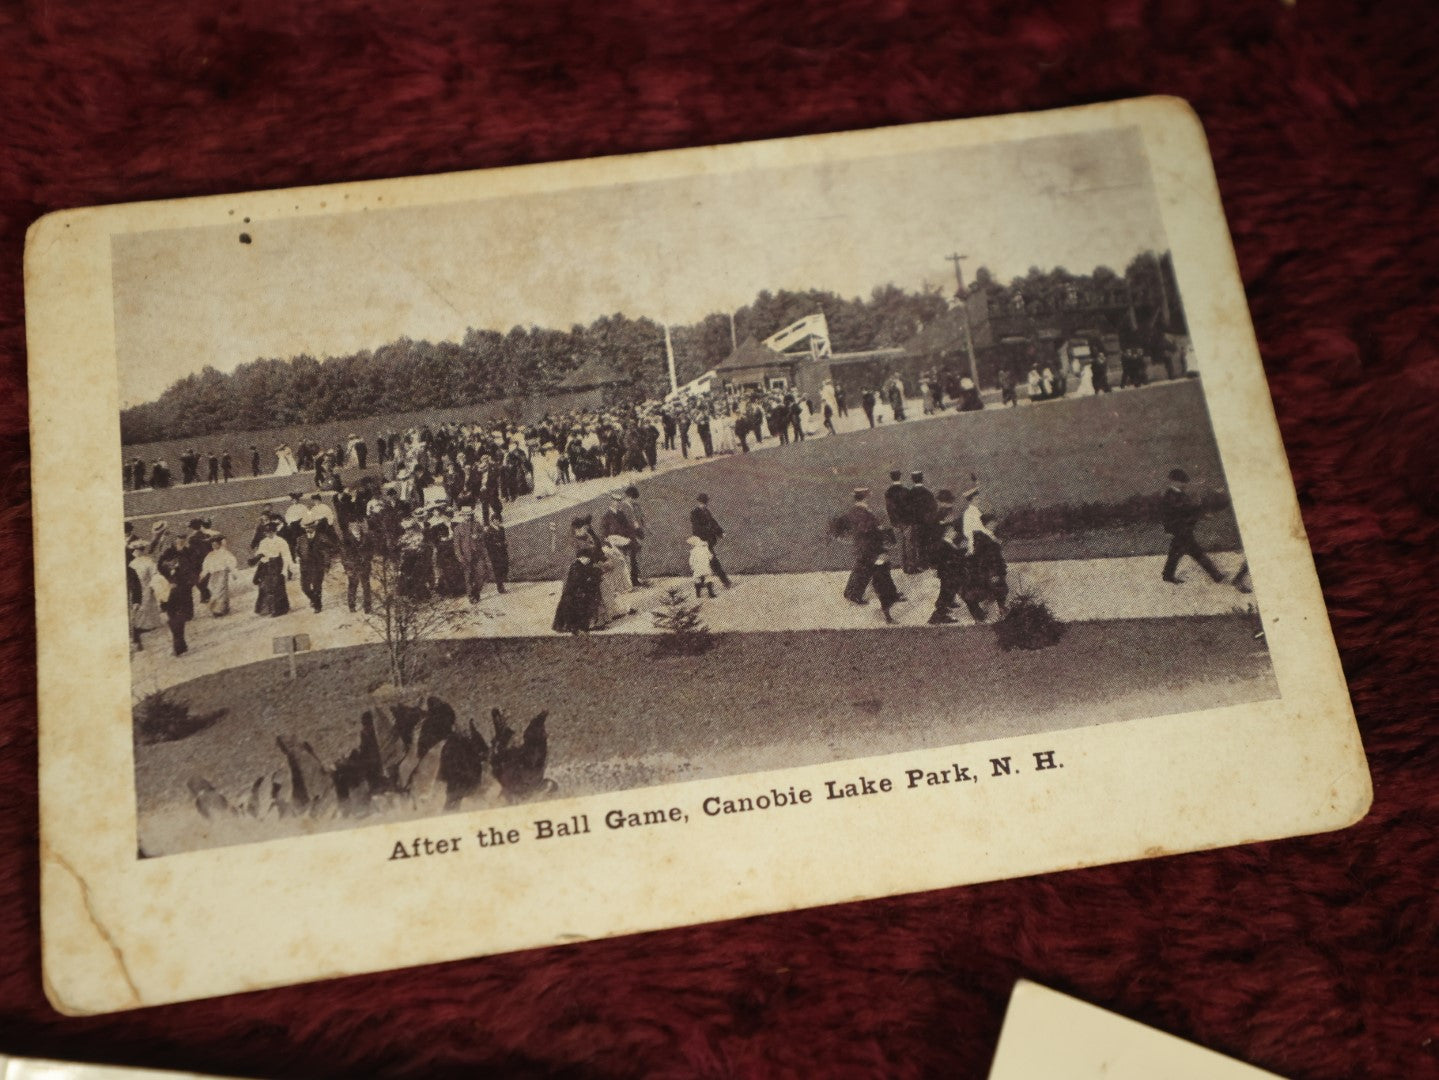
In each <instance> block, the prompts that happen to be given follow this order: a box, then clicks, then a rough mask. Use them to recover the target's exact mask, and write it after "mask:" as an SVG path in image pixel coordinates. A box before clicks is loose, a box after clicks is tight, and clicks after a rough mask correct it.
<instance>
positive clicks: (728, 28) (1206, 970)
mask: <svg viewBox="0 0 1439 1080" xmlns="http://www.w3.org/2000/svg"><path fill="white" fill-rule="evenodd" d="M1365 7H1366V8H1367V10H1362V11H1361V10H1359V8H1360V5H1354V4H1346V3H1341V2H1338V0H1298V3H1297V5H1296V6H1292V7H1291V6H1285V5H1284V4H1281V3H1278V2H1263V0H1256V2H1253V3H1210V2H1201V0H1169V2H1160V0H1154V2H1146V0H1071V2H1067V3H1053V4H1048V3H1036V2H1031V0H986V2H983V3H976V4H972V5H968V6H967V10H959V8H960V6H959V5H954V4H950V3H940V2H937V0H913V2H904V0H890V2H888V3H869V4H866V3H858V2H850V0H829V2H827V3H812V4H806V3H799V2H790V3H773V4H766V3H754V2H745V3H721V2H709V3H691V4H685V3H676V2H665V0H648V2H640V0H628V2H618V0H617V2H603V3H596V2H593V0H590V2H569V3H563V4H547V3H544V2H543V0H535V2H532V3H529V4H513V5H505V4H500V3H479V2H474V0H469V2H466V0H452V2H443V0H403V2H397V3H379V2H361V0H348V2H347V0H310V2H307V3H299V4H289V3H278V2H275V0H241V2H232V3H229V4H225V5H215V6H213V7H211V6H210V5H206V4H202V3H196V2H193V0H166V2H147V0H139V2H136V3H133V4H127V5H101V4H83V3H65V2H63V0H32V2H29V3H16V2H13V0H12V2H6V3H4V4H3V5H0V57H3V59H0V381H3V389H4V393H3V395H0V452H3V455H4V459H5V460H4V463H3V464H4V470H3V476H4V480H5V485H6V486H5V490H4V502H5V508H4V516H3V520H0V544H3V548H0V553H3V559H0V588H3V595H0V616H3V621H0V627H3V629H0V650H3V652H0V664H3V668H0V670H3V674H4V680H3V683H0V695H3V701H4V708H3V715H0V745H3V750H4V753H3V755H0V913H3V914H0V955H3V956H4V957H5V961H4V963H3V970H0V1048H3V1049H5V1050H9V1051H12V1052H21V1053H28V1054H43V1055H54V1056H71V1057H75V1058H81V1059H88V1060H99V1061H122V1062H132V1063H142V1064H149V1065H155V1066H168V1067H184V1068H193V1069H203V1070H209V1071H215V1072H232V1073H239V1074H249V1075H256V1076H260V1075H286V1076H319V1075H338V1074H346V1073H349V1074H354V1073H383V1074H386V1075H404V1076H421V1075H445V1074H469V1075H473V1074H493V1075H516V1076H529V1075H548V1074H558V1075H569V1076H601V1077H608V1076H630V1075H640V1074H653V1075H743V1076H756V1075H785V1074H808V1075H840V1076H846V1075H853V1076H869V1075H896V1076H923V1075H936V1076H982V1075H984V1073H985V1071H986V1070H987V1068H988V1064H989V1060H990V1057H991V1054H992V1053H993V1049H994V1043H995V1038H996V1035H997V1033H998V1031H999V1025H1000V1019H1001V1016H1002V1014H1003V1011H1004V1007H1005V1002H1006V998H1007V995H1008V992H1009V989H1010V987H1011V985H1012V983H1013V981H1014V979H1015V978H1016V977H1020V976H1026V977H1029V978H1033V979H1037V980H1040V981H1042V982H1045V983H1048V984H1050V985H1051V986H1054V987H1057V988H1059V989H1062V990H1066V991H1069V992H1071V993H1074V994H1076V995H1078V996H1080V997H1082V998H1085V999H1087V1000H1089V1001H1093V1002H1095V1003H1097V1004H1100V1005H1103V1006H1106V1007H1109V1008H1111V1009H1115V1010H1117V1011H1119V1012H1122V1013H1124V1014H1126V1015H1129V1016H1132V1017H1135V1018H1137V1019H1139V1020H1142V1021H1145V1022H1148V1023H1150V1024H1154V1025H1156V1026H1158V1027H1160V1028H1163V1029H1165V1030H1168V1031H1172V1032H1175V1033H1177V1034H1179V1035H1182V1036H1185V1037H1187V1038H1190V1039H1193V1040H1196V1041H1198V1042H1200V1043H1203V1044H1205V1045H1208V1046H1211V1047H1214V1048H1215V1049H1218V1050H1221V1051H1224V1052H1227V1053H1230V1054H1234V1055H1237V1056H1239V1057H1241V1058H1244V1059H1246V1060H1248V1061H1251V1062H1253V1063H1255V1064H1258V1065H1261V1066H1265V1067H1268V1068H1271V1069H1273V1070H1275V1071H1277V1072H1279V1073H1281V1074H1284V1075H1287V1076H1290V1077H1294V1078H1318V1077H1395V1078H1406V1080H1411V1078H1419V1077H1423V1076H1435V1075H1439V1060H1436V1046H1435V1044H1434V1043H1433V1042H1431V1041H1430V1040H1431V1039H1432V1038H1433V1037H1434V1036H1435V1035H1436V1034H1439V1032H1436V1026H1439V975H1436V973H1439V948H1436V943H1439V891H1436V884H1435V875H1436V870H1439V857H1436V845H1435V840H1436V825H1439V784H1436V771H1439V733H1436V727H1435V723H1436V722H1435V718H1434V714H1435V707H1436V704H1439V693H1436V688H1439V680H1436V677H1435V674H1434V669H1433V667H1432V665H1431V659H1432V656H1433V653H1434V650H1435V647H1436V642H1439V616H1436V613H1435V602H1436V599H1439V586H1436V583H1435V573H1434V571H1435V550H1436V548H1435V540H1436V533H1439V529H1436V517H1435V513H1436V511H1439V504H1436V500H1435V497H1434V491H1435V488H1434V476H1433V470H1434V466H1435V463H1436V454H1435V452H1434V449H1433V447H1434V439H1435V434H1436V431H1439V404H1436V399H1439V359H1436V355H1435V352H1436V339H1439V301H1436V293H1439V270H1436V266H1439V228H1436V220H1439V217H1436V211H1435V207H1434V205H1433V199H1434V196H1435V193H1436V184H1439V152H1436V148H1439V137H1436V136H1439V130H1436V116H1439V94H1436V70H1439V33H1436V31H1435V23H1436V21H1435V20H1434V18H1433V15H1432V12H1430V11H1428V10H1427V6H1426V5H1420V4H1414V5H1410V4H1404V3H1398V2H1394V3H1385V4H1371V5H1365ZM1145 93H1168V94H1176V95H1180V96H1182V97H1185V98H1188V99H1189V100H1190V101H1191V102H1193V104H1194V105H1195V107H1196V108H1197V110H1198V112H1199V114H1200V116H1201V117H1202V119H1203V121H1204V123H1205V125H1206V127H1207V129H1208V132H1209V137H1210V140H1211V145H1212V148H1213V153H1214V159H1215V163H1216V166H1217V169H1218V174H1219V181H1220V186H1221V188H1222V191H1223V195H1224V201H1225V207H1226V210H1227V212H1228V215H1229V221H1230V226H1231V229H1232V230H1233V234H1234V240H1235V245H1236V247H1237V249H1238V254H1239V263H1240V266H1241V269H1242V271H1243V276H1244V282H1245V285H1246V287H1247V288H1248V291H1249V297H1250V302H1251V305H1252V308H1253V313H1254V321H1255V324H1256V326H1257V328H1258V333H1259V340H1260V345H1261V348H1262V352H1263V355H1264V360H1265V364H1266V367H1267V370H1268V373H1269V380H1270V386H1271V389H1272V391H1273V395H1274V401H1275V408H1276V411H1277V413H1278V416H1279V422H1280V426H1281V428H1282V430H1283V434H1284V440H1285V444H1286V446H1287V448H1288V451H1289V458H1290V463H1291V466H1292V468H1293V472H1294V478H1295V482H1296V484H1297V486H1298V489H1299V493H1300V498H1301V502H1302V505H1303V508H1304V518H1305V524H1306V526H1307V528H1308V530H1309V536H1310V541H1311V543H1312V544H1313V547H1314V552H1315V557H1316V559H1317V562H1318V567H1319V574H1320V578H1321V580H1322V582H1323V585H1324V590H1325V595H1326V598H1327V600H1328V603H1329V607H1330V614H1331V618H1332V620H1333V625H1334V630H1335V634H1336V636H1337V639H1338V643H1339V648H1340V651H1341V653H1342V656H1343V661H1344V666H1345V669H1346V671H1347V673H1348V677H1349V680H1350V686H1351V689H1352V693H1353V698H1354V703H1355V706H1356V709H1357V712H1358V715H1359V722H1360V725H1361V727H1362V729H1363V733H1364V739H1365V743H1366V746H1367V749H1368V753H1369V758H1370V762H1371V765H1372V768H1373V773H1374V784H1375V789H1376V799H1375V803H1374V809H1373V812H1372V813H1371V814H1370V816H1369V818H1368V819H1367V820H1366V821H1365V822H1364V823H1362V824H1360V825H1358V826H1356V827H1355V828H1352V829H1350V830H1348V831H1345V832H1342V833H1338V834H1334V835H1328V836H1319V837H1313V838H1309V839H1300V840H1288V841H1283V842H1279V843H1269V844H1259V845H1254V846H1250V847H1242V848H1235V849H1230V850H1226V851H1217V852H1210V853H1203V854H1194V855H1184V856H1178V857H1172V858H1165V859H1158V860H1152V861H1148V862H1142V863H1136V864H1131V865H1123V866H1113V867H1106V868H1102V869H1096V870H1088V871H1081V872H1072V873H1066V874H1057V875H1050V876H1046V877H1040V878H1034V879H1029V880H1022V881H1012V882H1004V883H998V884H992V885H984V886H979V887H971V888H963V889H951V890H947V891H941V892H934V893H928V894H924V895H918V896H910V897H903V898H899V899H893V900H882V901H875V902H872V903H861V904H851V905H846V906H842V907H831V908H824V909H819V910H812V911H803V912H798V913H793V914H787V915H778V916H773V917H769V918H761V919H752V920H747V921H743V922H732V923H724V924H719V925H711V926H701V927H696V928H693V929H686V930H677V931H672V932H666V933H657V934H649V935H644V936H640V937H632V938H626V939H622V940H616V941H608V942H600V943H593V944H584V945H576V946H570V947H565V948H556V949H548V950H544V951H539V952H529V953H522V954H517V955H511V956H500V957H493V958H489V959H479V960H469V961H463V962H457V963H452V964H446V965H442V966H437V967H430V968H424V969H417V970H408V971H398V972H393V973H390V974H383V975H375V976H371V977H361V978H352V979H345V980H339V981H332V982H326V983H318V984H314V985H309V986H301V987H294V988H290V989H284V990H276V991H272V992H266V993H255V994H249V995H243V996H237V997H231V998H225V999H219V1000H213V1001H206V1002H198V1003H193V1004H186V1005H179V1006H173V1007H167V1008H158V1009H150V1010H144V1011H140V1012H135V1013H130V1014H121V1015H117V1016H113V1017H108V1018H106V1017H100V1018H91V1019H83V1020H74V1019H66V1018H63V1017H60V1016H57V1015H56V1014H55V1013H54V1012H52V1011H51V1010H50V1008H49V1007H48V1006H47V1005H46V1003H45V1000H44V997H43V995H42V992H41V983H40V970H39V940H38V937H39V898H38V886H37V877H38V875H37V853H36V838H35V830H36V792H35V701H34V677H33V655H34V649H33V615H32V609H31V597H30V572H31V570H30V519H29V510H28V503H27V497H28V491H27V486H26V483H27V481H26V414H25V347H24V339H23V304H22V290H21V272H20V267H21V263H20V257H21V244H22V240H23V235H24V230H25V227H26V226H27V225H28V224H29V223H30V221H31V220H33V219H34V218H35V217H37V216H39V215H40V214H41V213H43V212H45V211H48V210H52V209H57V208H62V207H71V206H82V205H88V204H94V203H106V202H116V201H126V200H134V199H154V198H165V197H171V196H180V195H195V194H203V193H212V192H227V191H238V190H245V189H250V188H263V187H281V186H288V185H292V184H306V183H313V182H320V181H336V180H350V179H362V178H369V177H383V176H403V175H407V174H412V173H423V172H436V171H442V170H450V169H465V168H478V167H485V166H494V165H509V164H515V163H523V162H533V161H548V160H555V159H563V158H573V157H585V156H592V155H599V154H614V153H623V152H629V151H639V150H652V149H660V148H666V147H676V146H692V145H699V144H705V143H715V142H719V143H723V142H733V141H738V140H746V139H755V138H764V137H770V136H781V135H798V134H806V133H811V132H822V131H839V130H844V129H850V128H863V127H871V126H879V125H889V124H899V123H907V122H911V121H918V120H933V119H942V118H951V117H962V116H972V115H983V114H992V113H1003V112H1007V111H1013V110H1026V109H1040V108H1048V107H1054V106H1062V105H1071V104H1077V103H1084V102H1092V101H1099V100H1106V99H1112V98H1118V97H1126V96H1132V95H1138V94H1145ZM84 527H85V523H83V522H77V523H76V528H84ZM1096 794H1097V795H1098V794H1099V793H1096ZM849 857H852V858H863V857H864V854H863V852H858V851H857V852H853V853H852V854H851V855H850V856H849ZM475 888H476V890H477V903H476V909H477V910H482V909H483V906H484V905H483V898H482V891H483V890H484V888H485V882H484V881H483V880H480V879H477V880H476V882H475ZM456 910H457V911H458V908H457V909H456ZM397 932H398V933H403V930H397Z"/></svg>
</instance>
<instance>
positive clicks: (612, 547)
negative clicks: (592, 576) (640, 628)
mask: <svg viewBox="0 0 1439 1080" xmlns="http://www.w3.org/2000/svg"><path fill="white" fill-rule="evenodd" d="M628 545H629V540H628V539H627V538H626V537H623V536H607V537H605V541H604V547H603V548H602V549H601V550H602V551H603V552H604V556H605V557H604V560H603V561H602V562H601V563H600V571H601V576H600V612H599V618H600V620H601V625H606V624H608V623H611V622H613V621H614V620H615V619H622V618H624V617H625V616H626V615H633V614H634V611H635V609H634V608H633V607H631V606H630V603H629V599H628V598H627V597H626V596H625V594H626V593H628V592H629V591H630V560H629V556H628V555H627V554H626V552H625V548H626V547H627V546H628Z"/></svg>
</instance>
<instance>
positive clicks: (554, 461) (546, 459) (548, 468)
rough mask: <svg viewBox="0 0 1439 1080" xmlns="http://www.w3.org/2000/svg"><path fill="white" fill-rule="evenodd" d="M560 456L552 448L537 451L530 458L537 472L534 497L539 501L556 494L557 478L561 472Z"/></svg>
mask: <svg viewBox="0 0 1439 1080" xmlns="http://www.w3.org/2000/svg"><path fill="white" fill-rule="evenodd" d="M558 461H559V454H558V453H557V452H556V451H555V450H554V449H553V448H552V447H548V446H547V447H545V448H544V449H543V450H537V451H536V452H535V453H534V455H533V456H532V457H531V458H530V465H531V467H533V468H534V470H535V477H534V482H535V489H534V492H533V494H534V497H535V498H537V499H548V498H549V497H550V496H551V495H553V494H554V493H555V477H556V475H557V474H558V472H559V464H558Z"/></svg>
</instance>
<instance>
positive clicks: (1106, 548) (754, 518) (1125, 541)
mask: <svg viewBox="0 0 1439 1080" xmlns="http://www.w3.org/2000/svg"><path fill="white" fill-rule="evenodd" d="M763 445H764V446H765V447H766V449H764V450H763V451H761V452H758V453H750V454H736V455H733V456H730V457H725V458H722V459H718V460H715V461H712V462H710V463H708V464H706V465H704V466H702V467H701V468H699V469H692V470H684V471H680V472H676V473H670V474H667V475H663V476H656V477H654V478H653V479H651V480H645V481H642V482H641V487H640V491H641V504H642V505H643V507H644V510H645V517H646V521H647V524H648V532H649V537H650V539H649V542H648V543H647V544H646V545H645V551H644V556H643V559H642V564H641V565H642V569H643V571H644V572H645V573H646V574H662V575H683V574H686V573H688V550H689V549H688V547H687V546H686V544H685V538H686V537H687V536H688V535H689V511H690V508H691V507H692V506H693V505H694V496H695V493H696V492H697V491H705V492H707V493H708V494H709V496H710V507H711V509H713V510H714V512H715V516H716V517H717V518H718V519H719V521H720V524H721V525H723V526H724V528H725V538H724V541H723V542H722V544H721V547H720V556H721V559H722V561H723V562H724V564H725V568H726V569H727V570H730V571H731V572H733V573H739V574H760V573H765V574H775V573H798V572H803V571H809V570H841V569H845V568H847V567H848V566H849V565H850V562H851V558H852V556H851V549H850V545H849V543H848V542H845V541H834V540H830V539H829V538H828V536H827V531H826V528H827V523H828V521H829V519H830V517H831V516H832V515H833V514H836V513H838V512H840V511H842V510H844V508H845V507H846V506H848V505H849V503H850V501H851V492H852V491H853V489H854V488H855V487H858V486H860V485H864V486H868V487H869V488H871V489H872V491H873V495H872V497H871V500H870V505H871V507H872V508H873V509H875V510H876V511H877V512H878V513H880V514H881V516H883V508H884V498H883V495H884V489H885V487H886V486H887V485H888V484H889V471H890V470H891V469H901V470H903V471H904V473H905V476H906V478H908V475H909V473H910V472H911V471H914V470H919V471H922V472H923V473H924V475H925V480H926V482H927V483H928V484H929V486H930V488H931V489H933V490H935V491H938V490H939V489H940V488H946V487H947V488H950V489H951V490H953V491H955V492H956V494H957V493H959V492H961V491H963V490H964V489H965V488H967V487H968V486H969V477H970V475H971V473H973V474H975V475H977V476H978V477H979V480H980V483H981V485H982V486H983V491H984V494H983V497H982V500H981V502H982V505H983V506H984V507H985V509H986V510H991V511H993V512H995V513H997V514H999V515H1001V516H1003V514H1004V513H1005V512H1006V511H1007V510H1009V509H1012V508H1015V507H1020V506H1031V507H1043V506H1055V505H1062V504H1066V503H1070V504H1073V503H1084V502H1121V501H1123V500H1124V499H1126V498H1128V497H1129V496H1131V495H1136V494H1144V493H1151V492H1157V491H1159V490H1162V489H1163V487H1164V486H1165V483H1166V482H1167V481H1166V477H1167V475H1168V473H1169V470H1170V469H1172V468H1174V467H1175V466H1182V467H1183V468H1184V469H1185V470H1187V471H1188V472H1189V474H1190V476H1191V477H1193V478H1194V480H1195V481H1196V483H1197V484H1198V485H1200V486H1204V487H1208V488H1217V487H1222V486H1224V474H1223V471H1222V469H1221V467H1220V463H1219V453H1218V449H1217V448H1216V446H1215V443H1214V435H1213V432H1212V429H1211V428H1210V425H1209V415H1208V413H1207V412H1206V411H1205V407H1204V398H1203V394H1202V392H1201V388H1200V386H1199V384H1198V383H1196V382H1185V383H1172V384H1167V385H1163V386H1156V387H1152V388H1150V389H1147V390H1145V391H1142V392H1134V393H1115V394H1108V395H1105V396H1103V397H1091V398H1076V399H1069V400H1065V401H1058V402H1054V403H1052V404H1048V403H1047V404H1043V405H1035V406H1026V407H1023V408H1018V409H1009V410H1004V411H1001V410H986V411H984V412H973V413H958V414H951V415H949V416H947V417H943V418H941V419H937V420H930V421H926V422H923V423H913V424H898V425H891V426H888V427H885V426H880V427H879V428H876V429H874V430H873V431H866V432H861V433H856V434H850V435H844V436H841V437H839V438H827V439H814V440H810V441H808V442H806V443H804V444H803V445H801V446H787V447H783V448H779V447H775V443H774V441H773V440H768V439H767V440H766V441H765V443H764V444H763ZM770 447H775V448H774V449H769V448H770ZM607 505H608V500H607V499H605V498H599V499H595V500H593V501H591V502H589V503H586V504H584V505H583V506H582V507H579V508H576V509H575V510H573V511H567V512H565V513H564V514H563V515H560V516H559V519H558V530H557V534H556V535H557V543H556V547H557V548H558V552H557V553H555V554H552V553H551V550H550V547H551V540H550V528H549V522H548V521H532V522H527V523H525V524H522V525H518V526H515V527H514V528H512V529H511V530H510V555H511V563H512V566H513V573H514V576H515V577H516V578H556V577H561V576H563V571H564V568H565V566H567V565H568V551H569V548H568V544H567V538H568V526H569V519H570V518H571V517H572V516H574V515H576V514H579V513H593V514H595V515H596V524H598V516H599V515H600V514H601V513H603V512H604V509H605V507H606V506H607ZM551 520H554V519H551ZM1199 539H1200V542H1201V543H1204V544H1207V545H1209V546H1211V547H1223V548H1231V549H1232V548H1236V547H1238V546H1239V535H1238V529H1237V527H1236V526H1235V524H1234V518H1233V515H1232V514H1231V513H1230V512H1228V511H1225V512H1223V513H1220V514H1216V515H1214V516H1213V517H1211V518H1209V519H1207V520H1206V521H1205V522H1204V523H1203V525H1202V526H1201V530H1200V533H1199ZM1167 547H1168V537H1167V536H1166V535H1165V533H1164V531H1163V530H1162V529H1161V528H1160V527H1159V526H1158V525H1157V524H1155V525H1151V526H1147V527H1146V526H1140V527H1133V528H1128V529H1114V530H1098V531H1097V533H1096V534H1095V535H1091V536H1088V537H1086V538H1083V539H1081V540H1078V541H1077V540H1076V539H1075V538H1072V537H1064V536H1055V537H1039V538H1034V539H1028V540H1025V541H1023V542H1022V543H1019V542H1016V543H1015V544H1013V545H1011V546H1010V547H1009V548H1007V549H1006V550H1007V552H1008V555H1009V557H1010V558H1011V559H1015V560H1021V559H1055V558H1076V557H1100V556H1115V555H1153V554H1158V553H1161V552H1163V551H1165V550H1166V549H1167Z"/></svg>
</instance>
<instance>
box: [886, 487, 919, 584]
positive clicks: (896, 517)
mask: <svg viewBox="0 0 1439 1080" xmlns="http://www.w3.org/2000/svg"><path fill="white" fill-rule="evenodd" d="M903 476H904V474H903V473H902V472H901V471H900V470H899V469H891V470H890V473H889V487H887V488H885V489H884V512H885V516H886V517H888V518H889V526H890V528H892V529H893V530H894V532H895V535H896V536H897V537H898V538H899V561H900V565H901V567H902V568H903V570H904V572H905V573H906V574H917V573H919V560H918V559H916V558H915V552H914V533H913V525H914V521H913V518H912V516H911V513H912V512H911V510H910V502H909V488H907V487H905V486H904V483H903V481H902V477H903Z"/></svg>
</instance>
